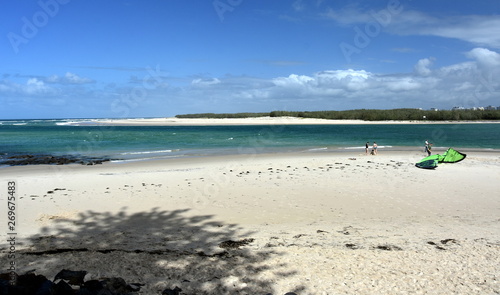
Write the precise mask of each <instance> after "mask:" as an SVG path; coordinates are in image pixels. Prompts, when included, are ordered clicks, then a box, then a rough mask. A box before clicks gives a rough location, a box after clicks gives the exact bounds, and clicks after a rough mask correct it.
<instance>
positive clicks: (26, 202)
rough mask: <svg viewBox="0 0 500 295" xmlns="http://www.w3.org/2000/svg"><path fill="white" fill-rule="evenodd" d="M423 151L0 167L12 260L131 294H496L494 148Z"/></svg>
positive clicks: (498, 232)
mask: <svg viewBox="0 0 500 295" xmlns="http://www.w3.org/2000/svg"><path fill="white" fill-rule="evenodd" d="M422 157H423V154H422V153H421V152H418V151H416V152H384V151H381V152H380V154H379V155H378V156H365V155H363V154H359V153H358V152H349V153H321V154H319V153H299V154H272V155H234V156H219V157H204V158H184V159H171V160H162V161H145V162H134V163H122V164H117V163H105V164H103V165H96V166H81V165H68V166H30V167H8V168H3V169H0V178H1V179H2V187H3V190H4V191H3V192H2V194H4V193H5V192H6V190H7V189H6V181H7V180H15V181H16V183H17V186H18V192H19V198H20V199H19V200H18V209H17V216H18V226H17V229H16V230H17V233H18V245H17V247H18V248H17V249H16V251H18V254H19V255H18V256H17V258H16V264H17V266H18V270H19V273H22V272H23V271H28V270H33V269H36V272H37V273H41V274H44V275H46V276H47V277H48V278H53V276H54V275H55V274H56V273H57V272H58V271H60V270H61V269H63V268H66V269H71V270H86V271H88V272H89V274H88V275H87V276H88V278H99V277H114V276H117V277H122V278H124V279H125V280H126V281H127V282H138V283H143V284H145V285H144V286H143V287H142V289H141V292H140V293H141V294H161V291H162V290H163V289H165V288H173V287H174V286H178V287H179V288H181V289H182V290H183V291H182V293H181V294H267V293H271V294H285V293H286V292H296V293H297V294H498V292H499V291H500V284H499V274H500V258H499V257H500V219H499V216H500V198H499V195H498V192H499V191H500V169H499V168H500V153H498V152H471V153H468V156H467V158H466V159H465V160H464V161H462V162H459V163H455V164H441V165H439V167H438V168H437V169H436V170H422V169H418V168H416V167H414V163H415V162H416V161H418V160H419V159H421V158H422ZM2 201H3V202H6V201H5V199H4V198H2ZM5 207H6V206H1V212H2V214H1V215H0V216H5V214H4V213H5V211H6V208H5ZM5 223H6V220H5ZM1 238H2V240H3V241H5V240H6V234H5V232H2V237H1ZM224 241H236V242H237V241H242V242H246V245H242V246H241V247H239V249H227V248H224V244H222V245H221V244H220V243H221V242H224ZM19 243H22V245H21V244H19ZM243 244H244V243H243ZM221 246H222V247H221ZM56 249H59V250H64V251H54V250H56ZM2 251H3V253H2V258H1V261H2V265H7V263H8V261H7V258H6V255H5V254H6V251H7V246H6V245H5V246H4V245H2Z"/></svg>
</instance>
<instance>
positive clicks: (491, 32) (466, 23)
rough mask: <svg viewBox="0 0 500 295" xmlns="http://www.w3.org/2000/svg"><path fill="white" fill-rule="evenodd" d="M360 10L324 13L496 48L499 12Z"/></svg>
mask: <svg viewBox="0 0 500 295" xmlns="http://www.w3.org/2000/svg"><path fill="white" fill-rule="evenodd" d="M390 11H391V10H390V9H388V8H382V9H380V10H378V11H363V10H361V9H360V8H359V7H357V6H352V5H351V6H347V7H345V8H343V9H340V10H332V9H330V10H328V11H327V12H326V13H325V14H324V15H325V16H326V17H327V18H330V19H332V20H334V21H335V22H337V23H338V24H340V25H343V26H352V25H355V24H359V25H363V24H368V23H373V22H375V23H378V24H379V25H380V26H381V28H383V29H384V30H385V31H386V32H388V33H391V34H395V35H428V36H439V37H444V38H453V39H459V40H463V41H466V42H470V43H472V44H475V45H477V46H488V47H492V48H500V15H455V16H446V17H441V16H431V15H428V14H425V13H423V12H420V11H415V10H406V9H405V6H404V5H401V6H400V7H399V9H395V10H393V11H394V13H390Z"/></svg>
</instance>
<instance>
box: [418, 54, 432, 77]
mask: <svg viewBox="0 0 500 295" xmlns="http://www.w3.org/2000/svg"><path fill="white" fill-rule="evenodd" d="M432 61H433V59H432V58H423V59H421V60H419V61H418V62H417V64H416V65H415V67H414V70H415V72H416V73H417V74H419V75H421V76H428V75H430V74H431V69H430V68H429V67H430V66H431V65H432Z"/></svg>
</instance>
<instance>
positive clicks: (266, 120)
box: [58, 117, 500, 126]
mask: <svg viewBox="0 0 500 295" xmlns="http://www.w3.org/2000/svg"><path fill="white" fill-rule="evenodd" d="M499 123H500V121H363V120H328V119H313V118H298V117H257V118H241V119H239V118H238V119H236V118H225V119H209V118H199V119H198V118H192V119H185V118H175V117H172V118H141V119H137V118H130V119H82V120H74V121H70V122H66V123H59V124H58V125H66V126H232V125H358V124H359V125H376V124H499Z"/></svg>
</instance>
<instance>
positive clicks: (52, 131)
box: [0, 120, 500, 162]
mask: <svg viewBox="0 0 500 295" xmlns="http://www.w3.org/2000/svg"><path fill="white" fill-rule="evenodd" d="M65 122H66V120H17V121H0V162H1V161H2V160H3V159H6V158H8V157H10V156H12V155H20V154H52V155H74V156H80V155H81V156H91V157H110V158H113V159H123V160H135V159H145V158H168V157H182V156H196V155H208V154H236V153H263V152H277V151H285V152H287V151H343V150H355V149H363V148H364V144H365V142H366V141H369V142H370V144H371V143H373V141H376V142H377V144H378V145H379V146H382V148H386V149H407V148H409V147H418V148H421V147H422V146H423V143H424V141H425V140H426V139H427V140H429V141H430V142H433V143H434V146H435V147H454V148H458V149H459V148H480V149H498V148H500V124H428V125H427V124H418V125H410V124H408V125H405V124H398V125H386V124H380V125H299V126H295V125H272V126H175V127H158V126H127V127H124V126H67V125H58V124H64V123H65Z"/></svg>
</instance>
